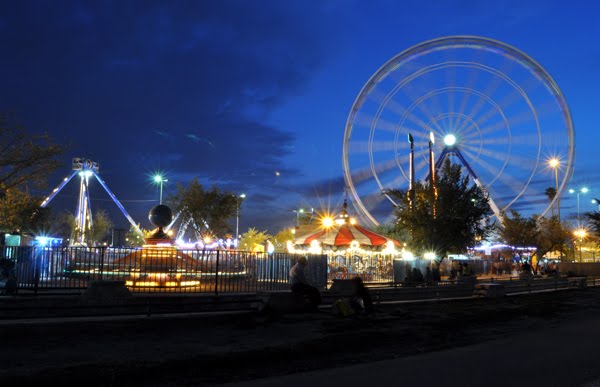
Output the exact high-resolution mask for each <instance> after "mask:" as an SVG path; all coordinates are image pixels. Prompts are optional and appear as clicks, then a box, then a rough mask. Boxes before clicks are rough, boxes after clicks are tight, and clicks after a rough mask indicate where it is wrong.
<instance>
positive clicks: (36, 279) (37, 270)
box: [32, 247, 42, 295]
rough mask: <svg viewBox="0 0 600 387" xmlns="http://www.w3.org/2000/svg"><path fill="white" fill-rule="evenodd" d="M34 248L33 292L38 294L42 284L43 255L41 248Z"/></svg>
mask: <svg viewBox="0 0 600 387" xmlns="http://www.w3.org/2000/svg"><path fill="white" fill-rule="evenodd" d="M32 250H33V254H32V255H33V259H34V272H33V273H34V274H33V281H34V282H33V294H35V295H37V292H38V287H39V285H40V266H41V265H42V262H41V261H42V255H41V253H40V252H39V248H37V247H32Z"/></svg>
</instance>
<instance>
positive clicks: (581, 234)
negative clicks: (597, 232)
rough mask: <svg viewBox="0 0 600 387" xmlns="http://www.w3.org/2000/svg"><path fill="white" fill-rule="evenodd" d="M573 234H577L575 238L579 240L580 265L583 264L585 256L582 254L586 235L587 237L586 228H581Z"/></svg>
mask: <svg viewBox="0 0 600 387" xmlns="http://www.w3.org/2000/svg"><path fill="white" fill-rule="evenodd" d="M573 234H575V236H576V237H577V238H579V263H581V262H582V255H583V253H582V247H583V246H582V243H583V238H585V237H586V235H587V231H585V229H584V228H579V229H577V230H575V231H573Z"/></svg>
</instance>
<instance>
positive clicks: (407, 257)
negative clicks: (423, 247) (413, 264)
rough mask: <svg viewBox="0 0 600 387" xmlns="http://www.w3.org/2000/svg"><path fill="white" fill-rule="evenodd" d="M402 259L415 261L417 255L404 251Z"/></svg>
mask: <svg viewBox="0 0 600 387" xmlns="http://www.w3.org/2000/svg"><path fill="white" fill-rule="evenodd" d="M402 259H404V260H405V261H414V260H415V256H414V255H413V253H411V252H410V251H404V252H403V253H402Z"/></svg>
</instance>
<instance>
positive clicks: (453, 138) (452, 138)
mask: <svg viewBox="0 0 600 387" xmlns="http://www.w3.org/2000/svg"><path fill="white" fill-rule="evenodd" d="M444 144H446V145H447V146H452V145H454V144H456V136H454V135H453V134H448V135H446V137H444Z"/></svg>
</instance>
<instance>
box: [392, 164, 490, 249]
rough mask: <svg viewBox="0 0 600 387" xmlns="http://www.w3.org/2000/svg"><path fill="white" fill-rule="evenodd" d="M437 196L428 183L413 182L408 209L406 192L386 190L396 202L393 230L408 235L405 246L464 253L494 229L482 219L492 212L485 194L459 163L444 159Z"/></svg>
mask: <svg viewBox="0 0 600 387" xmlns="http://www.w3.org/2000/svg"><path fill="white" fill-rule="evenodd" d="M436 181H437V184H436V186H437V198H435V199H434V195H433V194H432V187H431V185H430V182H429V181H427V182H416V183H415V187H414V188H415V191H416V200H415V203H413V206H412V208H411V203H410V200H409V197H408V195H407V191H403V190H389V191H387V194H389V195H390V196H392V197H393V198H395V202H396V203H398V208H397V209H396V219H397V221H396V224H395V231H396V232H397V233H398V234H399V235H410V238H409V239H408V247H409V248H410V249H411V250H413V251H414V252H417V253H419V254H421V253H423V252H426V251H429V250H433V251H436V252H437V253H438V254H445V253H446V252H457V253H458V252H464V251H466V249H467V248H468V247H470V246H473V245H474V244H475V242H476V241H477V240H480V239H482V238H485V237H486V236H487V235H488V234H489V233H490V232H491V231H493V230H494V228H495V225H494V224H488V223H487V222H486V219H487V218H488V217H489V216H491V215H492V210H491V208H490V206H489V203H488V198H487V196H486V195H485V194H484V193H483V192H482V191H481V190H480V189H479V188H478V187H477V186H476V185H475V184H471V183H470V181H469V177H468V176H466V175H463V173H462V168H461V166H460V165H459V164H452V163H451V162H450V160H449V159H446V161H445V162H444V164H443V165H442V168H441V169H440V170H439V171H438V173H437V177H436Z"/></svg>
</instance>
